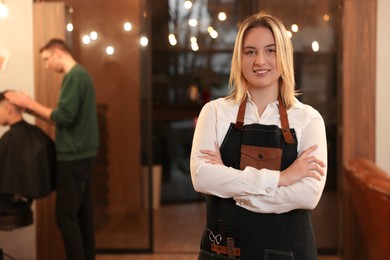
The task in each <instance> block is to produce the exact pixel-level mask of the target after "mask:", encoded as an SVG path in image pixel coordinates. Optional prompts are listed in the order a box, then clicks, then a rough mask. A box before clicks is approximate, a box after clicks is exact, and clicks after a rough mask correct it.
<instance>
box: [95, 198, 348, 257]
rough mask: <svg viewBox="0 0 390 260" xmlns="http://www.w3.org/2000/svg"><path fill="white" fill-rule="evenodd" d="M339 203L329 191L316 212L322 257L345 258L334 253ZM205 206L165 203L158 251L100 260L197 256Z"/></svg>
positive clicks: (158, 217) (159, 212) (159, 216)
mask: <svg viewBox="0 0 390 260" xmlns="http://www.w3.org/2000/svg"><path fill="white" fill-rule="evenodd" d="M337 204H338V203H337V197H336V193H333V192H325V193H324V194H323V197H322V199H321V201H320V204H319V205H318V207H317V208H316V210H315V211H314V212H313V226H314V231H315V234H316V240H317V244H318V247H319V252H320V257H319V260H341V259H342V258H341V257H338V256H336V255H331V254H332V252H334V251H336V249H337V246H338V241H339V239H338V237H339V234H338V233H339V232H338V225H337V218H338V210H337ZM204 206H205V205H204V202H193V203H181V204H168V205H162V206H161V207H160V208H159V209H156V210H155V212H154V213H155V237H154V241H155V248H154V252H155V253H154V254H129V255H125V254H112V255H110V254H99V255H98V256H97V260H196V259H197V250H198V247H199V239H200V236H201V233H202V227H203V225H204V223H205V207H204ZM117 224H118V223H117ZM321 251H322V252H323V253H321Z"/></svg>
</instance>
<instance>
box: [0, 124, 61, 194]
mask: <svg viewBox="0 0 390 260" xmlns="http://www.w3.org/2000/svg"><path fill="white" fill-rule="evenodd" d="M55 166H56V154H55V146H54V142H53V140H52V139H51V138H50V137H49V136H48V135H46V134H45V133H44V132H43V131H42V130H41V129H40V128H38V127H37V126H34V125H30V124H28V123H27V122H26V121H24V120H22V121H19V122H17V123H15V124H13V125H12V126H11V127H10V130H9V131H7V132H6V133H5V134H4V135H3V136H2V137H1V138H0V194H18V195H22V196H24V197H27V198H41V197H44V196H47V195H48V194H49V193H50V192H51V191H53V190H54V189H55V182H56V179H55Z"/></svg>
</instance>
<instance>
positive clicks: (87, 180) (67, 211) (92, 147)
mask: <svg viewBox="0 0 390 260" xmlns="http://www.w3.org/2000/svg"><path fill="white" fill-rule="evenodd" d="M40 53H41V57H42V59H43V61H44V63H45V67H46V68H47V69H49V70H52V71H54V72H57V73H63V74H65V76H64V79H63V81H62V86H61V91H60V96H59V100H58V104H57V107H56V108H49V107H46V106H45V105H42V104H40V103H38V102H37V101H35V100H33V99H32V98H31V97H29V96H28V95H27V94H25V93H22V92H8V93H6V98H7V99H8V100H9V101H10V102H11V103H14V104H16V105H18V106H19V107H23V108H26V109H27V111H30V112H31V113H32V114H34V115H37V116H39V117H41V118H43V119H46V120H49V121H52V122H54V123H55V126H56V137H55V142H56V153H57V174H58V175H57V199H56V218H57V225H58V227H59V229H60V231H61V234H62V238H63V241H64V246H65V250H66V254H67V259H72V260H77V259H80V260H84V259H94V258H95V239H94V227H93V215H92V212H93V208H92V199H91V178H92V177H91V175H92V171H93V166H94V161H95V157H96V155H97V149H98V145H99V133H98V122H97V113H96V99H95V91H94V87H93V82H92V79H91V77H90V75H89V73H88V72H87V70H86V69H85V68H84V67H82V66H81V65H80V64H78V63H77V62H76V60H75V59H74V58H73V56H72V54H71V51H70V49H69V48H68V46H67V45H66V44H65V42H64V41H63V40H61V39H52V40H50V41H49V42H48V43H47V44H46V45H45V46H43V47H42V48H41V49H40Z"/></svg>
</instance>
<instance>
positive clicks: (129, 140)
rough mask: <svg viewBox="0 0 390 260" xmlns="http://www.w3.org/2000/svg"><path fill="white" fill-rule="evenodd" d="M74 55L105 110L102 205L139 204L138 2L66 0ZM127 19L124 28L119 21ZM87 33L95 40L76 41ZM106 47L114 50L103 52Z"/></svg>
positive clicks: (121, 208) (125, 207) (123, 207)
mask: <svg viewBox="0 0 390 260" xmlns="http://www.w3.org/2000/svg"><path fill="white" fill-rule="evenodd" d="M67 3H68V4H69V5H70V6H71V7H72V8H73V10H74V12H73V14H72V22H73V25H74V31H73V42H72V43H73V46H72V49H73V51H74V54H75V57H76V59H77V60H78V61H79V62H80V63H81V64H82V65H84V66H85V67H86V68H87V69H88V71H89V72H90V73H91V75H92V78H93V80H94V83H95V88H96V94H97V101H98V104H99V105H104V106H106V108H107V112H106V113H107V114H106V116H107V135H108V139H107V140H108V154H107V159H108V201H109V202H108V204H109V211H110V212H126V211H135V210H139V209H140V208H141V179H140V176H141V175H140V174H141V158H140V150H141V147H140V145H141V144H140V139H141V138H140V135H141V133H140V82H141V81H140V69H141V68H140V64H141V62H140V59H141V57H140V53H141V50H140V48H141V47H140V44H139V38H140V33H141V32H140V30H141V27H142V24H141V21H142V18H141V11H140V10H141V1H133V0H123V1H96V0H82V1H80V0H69V1H67ZM125 21H128V22H130V23H132V30H131V31H130V32H125V31H124V30H123V23H124V22H125ZM91 31H96V32H97V33H98V39H97V40H96V41H93V42H91V43H90V44H89V45H84V44H82V40H81V38H82V36H83V35H86V34H89V33H90V32H91ZM108 45H111V46H113V47H114V48H115V53H114V54H113V55H112V56H108V55H106V53H105V48H106V47H107V46H108Z"/></svg>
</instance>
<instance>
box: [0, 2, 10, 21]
mask: <svg viewBox="0 0 390 260" xmlns="http://www.w3.org/2000/svg"><path fill="white" fill-rule="evenodd" d="M7 16H8V7H7V6H6V5H5V1H4V0H0V18H6V17H7Z"/></svg>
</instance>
